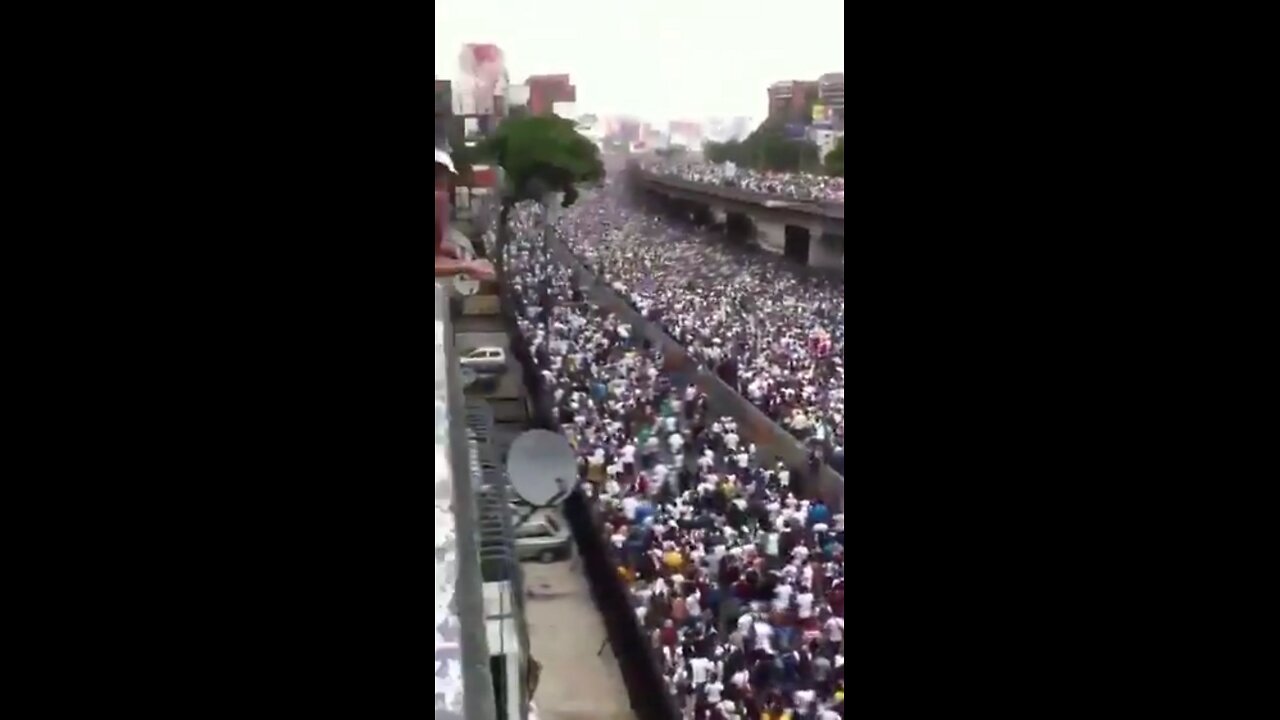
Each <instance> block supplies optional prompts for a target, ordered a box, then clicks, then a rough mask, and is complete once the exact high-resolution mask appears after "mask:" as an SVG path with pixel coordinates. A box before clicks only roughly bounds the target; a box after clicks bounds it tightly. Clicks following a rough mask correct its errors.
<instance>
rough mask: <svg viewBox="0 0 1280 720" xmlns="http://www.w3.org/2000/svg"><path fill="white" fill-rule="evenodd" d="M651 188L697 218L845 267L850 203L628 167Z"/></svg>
mask: <svg viewBox="0 0 1280 720" xmlns="http://www.w3.org/2000/svg"><path fill="white" fill-rule="evenodd" d="M628 173H630V178H631V182H632V183H633V185H634V186H635V187H637V188H639V189H640V190H641V191H643V192H645V193H646V194H649V195H653V196H657V197H659V198H660V199H661V200H662V201H663V204H664V205H666V206H668V207H669V208H671V209H673V210H675V211H676V212H679V213H682V214H683V213H688V214H689V215H690V216H691V217H692V218H693V219H694V220H695V221H698V222H703V223H707V224H711V225H716V226H722V227H724V228H725V230H726V232H728V233H730V234H740V235H742V236H744V237H749V238H751V239H752V241H753V242H755V244H757V245H759V246H760V247H761V248H763V249H764V250H767V251H769V252H773V253H777V254H779V255H785V256H787V257H790V258H792V259H794V260H797V261H799V262H802V263H804V264H806V265H809V266H811V267H820V268H835V269H841V268H843V267H844V243H845V240H844V238H845V234H844V204H843V203H829V202H819V201H804V200H788V199H783V198H779V197H778V196H776V195H766V194H763V193H757V192H753V191H750V190H743V189H740V188H731V187H724V186H721V185H712V184H710V183H699V182H693V181H690V180H685V179H683V178H678V177H673V176H670V175H659V174H657V173H651V172H647V171H645V170H642V169H641V168H640V167H639V165H634V164H633V165H631V166H630V167H629V168H628Z"/></svg>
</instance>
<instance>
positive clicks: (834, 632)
mask: <svg viewBox="0 0 1280 720" xmlns="http://www.w3.org/2000/svg"><path fill="white" fill-rule="evenodd" d="M822 629H823V630H826V631H827V640H828V641H830V642H832V643H837V644H838V643H840V642H842V641H843V640H844V618H838V617H836V616H834V615H832V616H831V617H829V618H827V621H826V622H825V623H823V626H822Z"/></svg>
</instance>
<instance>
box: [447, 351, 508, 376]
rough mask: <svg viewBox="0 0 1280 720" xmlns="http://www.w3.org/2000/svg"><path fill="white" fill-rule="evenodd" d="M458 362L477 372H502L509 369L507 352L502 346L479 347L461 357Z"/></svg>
mask: <svg viewBox="0 0 1280 720" xmlns="http://www.w3.org/2000/svg"><path fill="white" fill-rule="evenodd" d="M458 363H459V364H460V365H462V367H464V368H471V369H472V370H475V371H476V372H489V373H496V372H502V371H504V370H506V369H507V352H506V351H505V350H503V349H502V348H500V347H478V348H476V349H475V350H472V351H471V352H469V353H467V354H465V355H463V356H462V357H461V358H459V359H458Z"/></svg>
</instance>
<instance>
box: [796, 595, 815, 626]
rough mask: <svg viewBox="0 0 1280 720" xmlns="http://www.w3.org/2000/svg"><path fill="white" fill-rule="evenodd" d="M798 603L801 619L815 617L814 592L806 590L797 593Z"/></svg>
mask: <svg viewBox="0 0 1280 720" xmlns="http://www.w3.org/2000/svg"><path fill="white" fill-rule="evenodd" d="M796 605H797V606H799V608H800V609H799V612H798V614H799V616H800V619H802V620H803V619H806V618H810V617H813V593H811V592H809V591H808V590H805V591H804V592H802V593H800V594H799V595H796Z"/></svg>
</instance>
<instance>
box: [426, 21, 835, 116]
mask: <svg viewBox="0 0 1280 720" xmlns="http://www.w3.org/2000/svg"><path fill="white" fill-rule="evenodd" d="M435 10H436V38H435V39H436V58H435V77H438V78H442V79H457V76H458V72H459V71H458V52H459V50H461V48H462V45H463V44H464V43H469V42H477V43H485V42H488V43H494V44H495V45H498V46H499V47H501V48H502V50H503V53H504V55H505V57H506V63H507V70H508V73H509V76H510V78H511V82H513V83H521V82H524V80H525V78H527V77H528V76H530V75H543V74H549V73H569V74H570V75H571V76H572V79H573V83H574V85H576V86H577V88H578V101H577V103H576V106H577V112H579V113H596V114H601V115H619V114H630V115H636V116H639V117H641V118H643V119H645V120H649V121H654V122H665V121H669V120H681V119H688V120H703V119H705V118H708V117H726V118H727V117H733V116H747V117H751V118H763V117H764V116H765V114H766V109H767V102H768V99H767V97H766V95H765V90H766V88H768V86H769V85H770V84H771V83H773V82H776V81H778V80H816V79H817V78H818V76H819V75H821V74H823V73H828V72H843V71H844V4H843V3H842V2H837V1H836V0H808V1H807V2H803V3H796V4H792V5H788V4H783V5H778V4H776V3H763V2H752V1H751V0H647V2H620V1H619V0H545V1H544V2H531V1H530V0H487V1H483V2H468V1H467V0H436V4H435Z"/></svg>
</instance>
